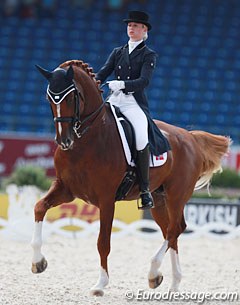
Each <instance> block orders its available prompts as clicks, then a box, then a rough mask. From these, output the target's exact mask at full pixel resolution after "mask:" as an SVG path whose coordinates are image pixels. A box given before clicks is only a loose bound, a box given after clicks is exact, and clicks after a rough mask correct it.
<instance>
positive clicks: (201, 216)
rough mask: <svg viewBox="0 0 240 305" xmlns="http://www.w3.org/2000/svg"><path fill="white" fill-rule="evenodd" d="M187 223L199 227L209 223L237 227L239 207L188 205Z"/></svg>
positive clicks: (186, 209) (186, 210) (186, 212)
mask: <svg viewBox="0 0 240 305" xmlns="http://www.w3.org/2000/svg"><path fill="white" fill-rule="evenodd" d="M184 214H185V218H186V221H187V222H189V223H194V224H197V225H204V224H206V223H208V222H221V223H226V224H229V225H233V226H236V225H237V207H236V206H225V205H215V206H214V205H207V204H204V205H193V204H188V205H187V206H186V208H185V210H184Z"/></svg>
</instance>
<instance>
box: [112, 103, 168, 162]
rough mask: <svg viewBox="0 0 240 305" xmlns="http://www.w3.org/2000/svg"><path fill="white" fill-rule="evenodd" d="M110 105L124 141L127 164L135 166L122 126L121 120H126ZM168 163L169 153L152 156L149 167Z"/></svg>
mask: <svg viewBox="0 0 240 305" xmlns="http://www.w3.org/2000/svg"><path fill="white" fill-rule="evenodd" d="M109 105H110V107H111V110H112V113H113V116H114V118H115V120H116V123H117V127H118V132H119V135H120V138H121V140H122V145H123V150H124V153H125V157H126V160H127V163H128V164H129V165H131V166H135V163H134V160H132V155H131V151H130V148H129V145H128V142H127V139H126V135H125V132H124V129H123V127H122V124H121V120H124V119H123V118H118V117H117V115H116V112H115V108H114V107H113V106H112V105H111V104H110V103H109ZM166 161H167V152H165V153H163V154H162V155H160V156H151V155H150V158H149V166H150V167H157V166H161V165H163V164H164V163H165V162H166Z"/></svg>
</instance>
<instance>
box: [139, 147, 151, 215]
mask: <svg viewBox="0 0 240 305" xmlns="http://www.w3.org/2000/svg"><path fill="white" fill-rule="evenodd" d="M149 154H150V153H149V145H147V146H146V147H145V148H144V149H143V150H139V151H137V162H136V163H137V173H138V178H139V188H140V197H141V200H142V206H141V207H138V208H139V209H142V210H144V209H150V208H152V207H154V204H153V198H152V195H151V193H150V191H149Z"/></svg>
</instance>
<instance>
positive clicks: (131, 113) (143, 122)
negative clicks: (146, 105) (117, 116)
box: [108, 91, 148, 150]
mask: <svg viewBox="0 0 240 305" xmlns="http://www.w3.org/2000/svg"><path fill="white" fill-rule="evenodd" d="M108 102H109V103H111V104H112V105H114V106H117V107H119V108H120V110H121V112H122V114H123V115H125V117H126V118H127V119H128V120H129V121H130V122H131V123H132V125H133V129H134V132H135V137H136V149H137V150H142V149H144V148H145V147H146V145H147V144H148V121H147V117H146V115H145V113H144V112H143V110H142V109H141V108H140V106H139V105H138V103H137V102H136V100H135V98H134V96H133V95H132V94H128V95H127V94H124V93H123V92H122V91H116V92H114V93H113V94H112V95H111V96H110V97H109V99H108Z"/></svg>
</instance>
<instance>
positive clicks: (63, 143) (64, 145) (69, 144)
mask: <svg viewBox="0 0 240 305" xmlns="http://www.w3.org/2000/svg"><path fill="white" fill-rule="evenodd" d="M56 143H57V144H58V145H59V146H60V147H61V149H62V150H70V149H73V143H74V141H73V139H71V138H69V137H67V138H64V139H63V138H56Z"/></svg>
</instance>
